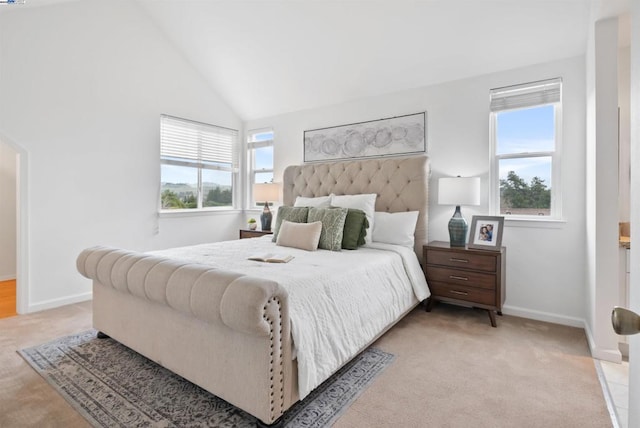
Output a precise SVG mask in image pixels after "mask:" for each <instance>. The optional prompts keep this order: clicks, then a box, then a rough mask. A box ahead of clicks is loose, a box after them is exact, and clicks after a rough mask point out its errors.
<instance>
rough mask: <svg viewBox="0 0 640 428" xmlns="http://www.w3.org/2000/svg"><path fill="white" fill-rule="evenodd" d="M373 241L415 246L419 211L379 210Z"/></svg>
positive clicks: (376, 215)
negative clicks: (388, 211) (389, 211)
mask: <svg viewBox="0 0 640 428" xmlns="http://www.w3.org/2000/svg"><path fill="white" fill-rule="evenodd" d="M375 218H376V222H375V225H374V227H373V241H374V242H385V243H387V244H396V245H403V246H405V247H409V248H413V243H414V233H415V231H416V223H417V221H418V211H406V212H397V213H386V212H377V211H376V213H375Z"/></svg>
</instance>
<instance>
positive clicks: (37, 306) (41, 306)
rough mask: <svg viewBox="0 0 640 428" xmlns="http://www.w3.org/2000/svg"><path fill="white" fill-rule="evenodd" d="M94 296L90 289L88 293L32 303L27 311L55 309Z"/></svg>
mask: <svg viewBox="0 0 640 428" xmlns="http://www.w3.org/2000/svg"><path fill="white" fill-rule="evenodd" d="M92 298H93V292H91V291H88V292H86V293H81V294H75V295H73V296H66V297H61V298H58V299H51V300H45V301H44V302H39V303H30V304H29V306H28V307H27V313H32V312H39V311H44V310H46V309H53V308H57V307H59V306H64V305H70V304H72V303H78V302H85V301H87V300H91V299H92Z"/></svg>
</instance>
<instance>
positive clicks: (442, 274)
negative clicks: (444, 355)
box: [423, 241, 507, 327]
mask: <svg viewBox="0 0 640 428" xmlns="http://www.w3.org/2000/svg"><path fill="white" fill-rule="evenodd" d="M423 252H424V273H425V276H426V278H427V283H428V284H429V289H430V290H431V297H429V300H428V301H427V312H429V311H431V309H432V308H433V304H434V302H435V301H436V300H440V301H443V302H450V303H457V304H461V305H466V306H473V307H477V308H482V309H486V310H487V311H489V319H490V320H491V325H492V326H493V327H496V316H495V313H496V312H497V313H498V315H502V304H503V303H504V299H505V276H506V270H505V266H506V259H507V249H506V248H505V247H501V249H500V251H488V250H475V249H469V248H466V247H450V246H449V243H448V242H442V241H433V242H430V243H429V244H428V245H425V246H424V248H423Z"/></svg>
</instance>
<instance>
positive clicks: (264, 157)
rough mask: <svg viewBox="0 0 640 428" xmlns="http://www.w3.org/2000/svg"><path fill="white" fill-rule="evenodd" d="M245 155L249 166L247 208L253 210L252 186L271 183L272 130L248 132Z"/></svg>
mask: <svg viewBox="0 0 640 428" xmlns="http://www.w3.org/2000/svg"><path fill="white" fill-rule="evenodd" d="M247 153H248V162H247V164H248V165H249V168H248V170H249V180H248V183H249V191H248V192H247V194H248V195H249V207H252V208H255V207H256V206H257V204H256V201H254V199H253V185H254V184H255V183H271V182H272V181H273V130H271V129H262V130H254V131H249V133H248V135H247Z"/></svg>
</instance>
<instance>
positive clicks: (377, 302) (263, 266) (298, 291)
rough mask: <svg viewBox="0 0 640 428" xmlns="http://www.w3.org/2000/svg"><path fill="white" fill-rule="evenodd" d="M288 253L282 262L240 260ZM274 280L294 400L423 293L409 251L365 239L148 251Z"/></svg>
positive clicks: (257, 242) (232, 243)
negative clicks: (279, 289)
mask: <svg viewBox="0 0 640 428" xmlns="http://www.w3.org/2000/svg"><path fill="white" fill-rule="evenodd" d="M260 253H279V254H291V255H293V256H294V257H295V258H294V259H293V260H291V261H290V262H289V263H284V264H283V263H263V262H255V261H250V260H247V257H249V256H250V255H253V254H260ZM153 254H157V255H160V256H165V257H171V258H177V259H182V260H186V261H190V262H196V263H202V264H207V265H211V266H215V267H218V268H220V269H225V270H231V271H236V272H242V273H245V274H247V275H251V276H257V277H263V278H268V279H272V280H275V281H277V282H279V283H280V284H281V285H282V286H283V287H284V288H285V289H286V290H287V292H288V293H289V303H290V304H289V307H290V312H289V315H290V318H291V331H292V337H293V341H294V344H295V352H296V354H297V359H298V388H299V395H300V399H302V398H304V397H306V396H307V394H309V392H311V391H312V390H313V389H314V388H315V387H317V386H318V385H320V384H321V383H322V382H323V381H324V380H326V379H327V378H328V377H329V376H331V374H332V373H334V372H335V371H336V370H337V369H338V368H340V367H341V366H342V365H343V364H344V363H345V362H347V361H348V360H349V359H350V358H352V357H353V356H354V355H355V354H356V353H357V352H358V351H360V350H361V349H362V348H363V347H364V346H365V345H367V344H368V343H369V342H370V341H371V340H372V339H373V338H375V337H376V336H377V335H378V334H380V332H381V331H382V330H384V329H385V327H387V326H388V325H389V324H390V323H392V322H393V321H395V320H397V319H398V317H399V316H401V315H402V314H404V313H405V312H406V311H407V310H408V309H409V308H411V307H412V306H413V305H415V304H416V303H417V301H421V300H424V299H426V298H427V297H428V296H429V288H428V287H427V283H426V281H425V279H424V275H423V274H422V270H421V268H420V265H419V263H418V259H417V257H416V255H415V253H414V252H413V250H411V249H409V248H405V247H401V246H397V245H389V244H381V243H371V244H368V245H366V246H365V247H361V248H360V249H358V250H354V251H349V250H343V251H340V252H332V251H326V250H318V251H313V252H310V251H304V250H298V249H294V248H287V247H279V246H276V245H275V244H274V243H272V242H271V237H270V236H264V237H262V238H254V239H241V240H237V241H227V242H217V243H212V244H203V245H197V246H191V247H182V248H173V249H169V250H163V251H155V252H153Z"/></svg>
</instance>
